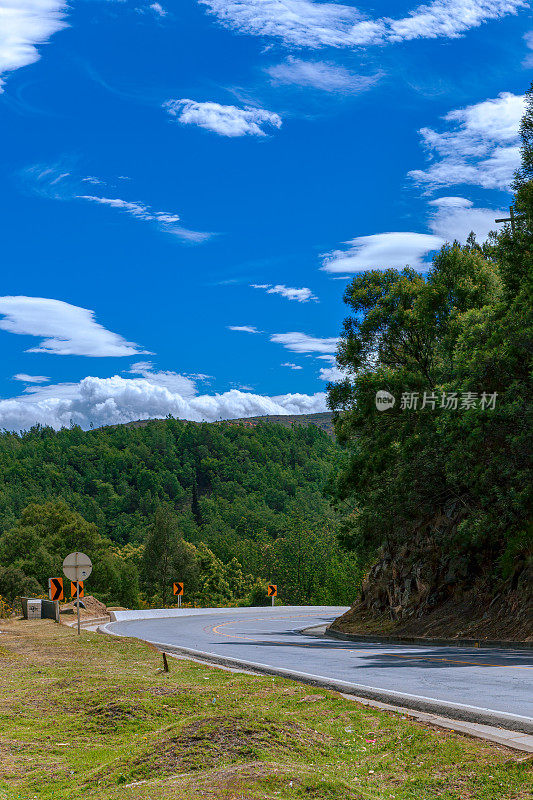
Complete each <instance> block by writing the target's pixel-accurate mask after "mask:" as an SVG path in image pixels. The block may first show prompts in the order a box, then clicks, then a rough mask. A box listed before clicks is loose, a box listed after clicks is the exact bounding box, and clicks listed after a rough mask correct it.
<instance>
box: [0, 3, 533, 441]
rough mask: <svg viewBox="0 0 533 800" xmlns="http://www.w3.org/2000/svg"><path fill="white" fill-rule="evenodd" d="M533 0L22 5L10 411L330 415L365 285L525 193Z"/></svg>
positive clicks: (0, 17) (2, 311)
mask: <svg viewBox="0 0 533 800" xmlns="http://www.w3.org/2000/svg"><path fill="white" fill-rule="evenodd" d="M532 29H533V25H532V23H531V14H530V10H529V6H528V3H526V2H522V0H499V1H498V2H496V1H495V0H436V2H433V3H428V4H427V5H425V6H422V5H420V6H417V5H416V2H413V1H412V0H410V1H409V2H408V1H407V0H402V1H401V2H396V3H392V2H390V1H388V2H386V1H385V0H376V1H375V2H374V3H373V4H370V3H368V2H358V3H357V4H355V3H348V2H346V3H345V4H344V5H340V4H336V3H318V2H311V0H232V1H231V2H230V0H166V2H165V1H164V0H161V3H158V2H150V1H149V0H148V1H147V0H123V1H122V2H118V1H117V2H114V1H113V0H71V2H69V3H68V4H67V3H65V2H63V1H62V0H0V79H1V81H2V83H1V90H2V93H1V94H0V130H1V131H2V139H3V147H2V157H1V160H0V170H1V178H2V180H1V183H0V214H1V220H2V237H1V239H0V261H1V264H2V277H3V281H2V283H3V287H2V297H0V342H1V346H2V354H3V359H2V364H3V370H2V374H1V387H0V397H1V398H2V399H0V426H2V427H4V426H5V427H7V428H12V429H20V428H28V427H29V426H30V425H31V424H33V423H35V422H41V423H46V424H51V425H53V426H54V427H60V426H61V425H68V424H69V423H70V421H71V420H72V421H73V422H76V423H79V424H81V425H82V426H83V427H88V426H89V425H90V424H91V423H92V424H93V425H101V424H109V423H113V422H121V421H127V420H128V419H139V418H146V417H154V416H165V415H166V414H168V413H172V414H173V415H174V416H178V417H187V418H190V419H217V418H228V417H237V416H244V415H254V414H261V413H283V412H286V413H304V412H307V411H320V410H325V409H326V405H325V394H324V392H325V388H326V383H327V381H328V380H334V379H336V378H338V371H337V369H336V367H335V365H334V352H335V346H336V337H337V336H338V334H339V331H340V328H341V323H342V319H343V317H344V316H345V313H346V312H345V308H344V306H343V303H342V294H343V291H344V288H345V286H346V283H347V281H348V280H349V278H350V277H352V276H353V275H354V274H356V273H357V272H359V271H361V270H363V269H366V268H371V267H372V268H385V267H387V266H397V267H401V266H404V265H406V264H410V265H411V266H413V267H415V268H417V269H419V270H421V271H424V270H426V269H427V264H428V262H429V261H430V258H431V253H432V252H433V251H434V250H435V249H436V248H438V247H440V246H441V244H442V243H444V242H445V241H450V240H453V239H454V238H458V239H460V240H464V239H465V238H466V236H467V235H468V233H469V231H470V230H471V229H474V230H475V231H476V233H477V234H478V238H480V239H483V238H484V237H485V236H486V233H487V232H488V230H490V228H491V227H494V224H493V220H494V218H495V217H497V216H498V215H499V214H500V213H501V212H502V210H504V209H505V208H506V207H507V206H508V204H509V199H510V196H509V194H508V186H509V181H510V179H511V177H512V173H513V170H514V168H515V167H516V164H517V158H518V140H517V128H518V121H519V118H520V114H521V111H522V108H523V100H522V95H523V93H524V91H525V89H526V88H527V86H528V83H529V81H530V79H531V67H532V66H533V34H532V33H531V31H532Z"/></svg>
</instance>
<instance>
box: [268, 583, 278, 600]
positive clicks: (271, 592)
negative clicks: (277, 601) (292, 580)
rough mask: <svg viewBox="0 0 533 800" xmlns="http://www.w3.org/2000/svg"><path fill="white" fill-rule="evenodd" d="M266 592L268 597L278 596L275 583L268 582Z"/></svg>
mask: <svg viewBox="0 0 533 800" xmlns="http://www.w3.org/2000/svg"><path fill="white" fill-rule="evenodd" d="M267 594H268V596H269V597H277V596H278V587H277V586H276V584H275V583H269V584H268V590H267Z"/></svg>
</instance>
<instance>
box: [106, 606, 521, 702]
mask: <svg viewBox="0 0 533 800" xmlns="http://www.w3.org/2000/svg"><path fill="white" fill-rule="evenodd" d="M345 610H346V609H344V608H331V607H317V606H313V607H301V606H300V607H295V606H283V607H277V608H248V609H216V610H209V609H206V610H205V611H203V610H202V611H196V612H195V613H194V615H190V616H181V617H178V616H173V617H161V616H158V617H156V618H152V619H137V620H135V619H129V620H128V619H125V620H122V621H118V622H114V623H111V624H110V625H109V626H107V627H108V628H109V630H110V631H112V632H113V633H116V634H119V635H123V636H136V637H138V638H140V639H144V640H146V641H151V642H157V643H164V644H167V645H174V646H178V647H187V648H192V649H195V650H199V651H202V652H207V653H212V654H215V655H218V656H224V657H229V658H237V659H242V660H244V661H248V662H253V663H256V664H267V665H269V666H272V667H281V668H284V669H291V670H298V671H300V672H305V673H308V674H311V675H316V676H320V677H323V678H328V679H335V680H342V681H347V682H349V683H354V684H359V685H364V686H368V687H373V688H379V689H385V690H392V691H395V692H402V693H406V694H411V695H417V696H419V697H425V698H431V699H434V700H439V701H442V700H443V701H447V702H451V703H461V704H464V705H467V706H473V707H476V708H481V709H488V710H490V711H497V712H506V713H509V714H518V715H520V716H522V717H524V716H525V717H533V691H532V690H533V653H529V652H528V651H523V650H500V649H496V648H494V649H486V648H483V649H474V648H465V647H437V646H433V645H432V646H423V647H422V646H415V645H391V644H382V643H376V644H374V643H368V642H361V643H356V642H346V641H339V640H336V639H328V638H325V637H316V636H311V635H305V634H302V633H300V630H301V629H303V628H307V627H310V626H313V625H321V624H322V625H323V624H325V623H329V622H330V621H331V620H333V619H334V618H335V617H337V616H339V614H341V613H343V611H345ZM144 613H147V612H144ZM164 613H165V612H164V611H159V612H156V614H159V615H161V614H164ZM166 613H168V612H166ZM184 613H187V612H184ZM128 614H130V615H131V614H134V612H125V615H128Z"/></svg>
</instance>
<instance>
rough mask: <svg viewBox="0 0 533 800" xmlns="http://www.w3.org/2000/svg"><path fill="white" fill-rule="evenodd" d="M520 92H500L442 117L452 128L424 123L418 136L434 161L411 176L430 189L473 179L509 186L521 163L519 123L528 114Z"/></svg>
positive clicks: (487, 186) (490, 186)
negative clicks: (493, 96) (525, 112)
mask: <svg viewBox="0 0 533 800" xmlns="http://www.w3.org/2000/svg"><path fill="white" fill-rule="evenodd" d="M524 110H525V100H524V97H523V96H521V95H515V94H512V93H511V92H502V93H501V94H499V95H498V97H495V98H492V99H489V100H484V101H482V102H480V103H476V104H474V105H471V106H467V107H466V108H459V109H454V110H453V111H450V112H448V114H446V116H445V117H444V122H445V123H448V129H447V130H444V131H442V132H437V131H435V130H433V129H432V128H422V129H421V130H420V135H421V137H422V142H423V145H424V147H425V148H426V150H427V152H428V154H429V157H430V158H431V159H432V163H430V165H429V166H428V167H427V169H416V170H411V172H409V176H410V177H411V178H412V179H413V180H414V181H416V183H418V184H420V185H425V186H427V187H428V188H429V189H436V188H439V187H442V186H453V185H460V184H471V185H474V186H481V187H483V188H485V189H507V188H509V185H510V183H511V181H512V178H513V175H514V172H515V170H516V169H517V167H518V165H519V163H520V147H519V137H518V128H519V124H520V120H521V118H522V116H523V114H524Z"/></svg>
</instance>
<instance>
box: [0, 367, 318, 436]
mask: <svg viewBox="0 0 533 800" xmlns="http://www.w3.org/2000/svg"><path fill="white" fill-rule="evenodd" d="M326 410H327V405H326V395H325V394H324V393H323V392H317V393H316V394H313V395H306V394H296V393H295V394H285V395H277V396H273V397H268V396H265V395H258V394H252V393H248V392H243V391H240V390H238V389H232V390H230V391H228V392H223V393H221V394H213V395H194V396H184V395H182V394H181V393H180V392H177V391H173V390H171V389H169V388H167V387H166V386H163V385H161V384H159V383H155V382H153V381H152V380H151V379H148V378H122V377H120V376H118V375H115V376H113V377H111V378H96V377H92V376H89V377H86V378H84V379H83V380H82V381H80V382H79V383H68V384H56V385H55V386H47V387H35V390H34V391H33V393H32V394H31V395H27V394H24V395H20V396H18V397H13V398H10V399H6V400H0V427H1V428H6V429H7V430H24V429H28V428H29V427H31V426H32V425H35V424H36V423H40V424H41V425H51V426H52V427H54V428H61V427H62V426H69V425H70V423H71V422H73V423H75V424H78V425H81V427H82V428H89V427H90V425H91V424H92V425H94V426H95V427H98V426H101V425H114V424H120V423H124V422H131V421H132V420H138V419H153V418H163V417H166V416H167V415H168V414H172V416H174V417H178V418H180V419H188V420H193V421H196V422H200V421H202V420H206V421H208V422H211V421H214V420H218V419H235V418H239V417H254V416H259V415H263V414H307V413H316V412H318V411H326Z"/></svg>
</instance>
